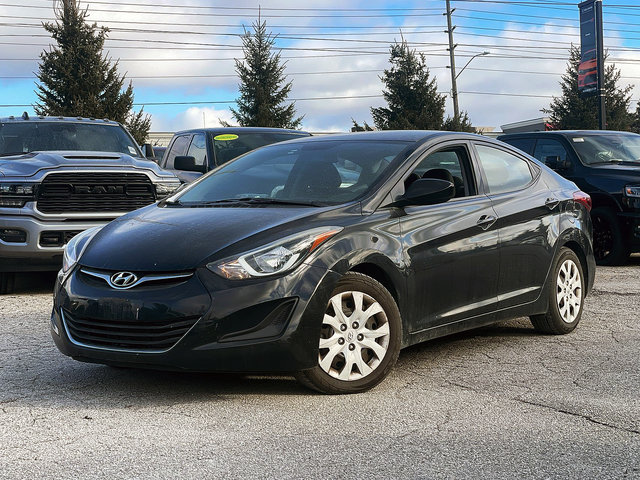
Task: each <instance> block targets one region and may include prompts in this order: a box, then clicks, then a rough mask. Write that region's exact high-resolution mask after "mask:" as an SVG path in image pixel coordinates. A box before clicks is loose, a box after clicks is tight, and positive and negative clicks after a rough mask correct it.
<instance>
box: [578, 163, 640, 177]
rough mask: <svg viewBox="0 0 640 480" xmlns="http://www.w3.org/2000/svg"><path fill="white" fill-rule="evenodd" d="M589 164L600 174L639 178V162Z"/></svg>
mask: <svg viewBox="0 0 640 480" xmlns="http://www.w3.org/2000/svg"><path fill="white" fill-rule="evenodd" d="M589 166H590V167H591V168H593V169H594V170H597V172H598V173H599V174H600V175H610V176H612V177H630V179H633V180H635V179H638V178H640V163H638V162H634V163H632V162H621V163H600V164H592V165H589Z"/></svg>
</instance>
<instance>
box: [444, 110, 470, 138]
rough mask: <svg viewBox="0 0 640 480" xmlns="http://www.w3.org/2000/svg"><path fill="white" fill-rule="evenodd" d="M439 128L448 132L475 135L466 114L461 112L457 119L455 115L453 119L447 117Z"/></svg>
mask: <svg viewBox="0 0 640 480" xmlns="http://www.w3.org/2000/svg"><path fill="white" fill-rule="evenodd" d="M441 128H442V130H447V131H449V132H469V133H476V129H475V128H473V126H472V125H471V121H470V120H469V115H468V114H467V112H462V113H461V114H460V115H459V116H458V117H456V116H455V115H454V116H453V117H447V119H446V120H445V121H444V122H442V127H441Z"/></svg>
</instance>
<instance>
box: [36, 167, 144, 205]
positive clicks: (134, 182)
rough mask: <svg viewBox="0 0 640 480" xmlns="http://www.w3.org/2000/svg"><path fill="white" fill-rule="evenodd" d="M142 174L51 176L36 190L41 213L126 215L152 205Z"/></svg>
mask: <svg viewBox="0 0 640 480" xmlns="http://www.w3.org/2000/svg"><path fill="white" fill-rule="evenodd" d="M155 200H156V198H155V191H154V189H153V183H152V182H151V180H150V179H149V177H147V176H146V175H145V174H144V173H106V172H98V173H92V172H89V173H52V174H49V175H47V176H46V177H45V178H44V180H43V181H42V184H41V185H40V187H39V189H38V197H37V208H38V210H40V211H41V212H43V213H76V212H82V213H87V212H114V213H116V212H129V211H131V210H135V209H137V208H141V207H144V206H146V205H149V204H150V203H153V202H155Z"/></svg>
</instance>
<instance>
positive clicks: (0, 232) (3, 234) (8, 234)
mask: <svg viewBox="0 0 640 480" xmlns="http://www.w3.org/2000/svg"><path fill="white" fill-rule="evenodd" d="M0 240H2V241H3V242H6V243H26V241H27V232H25V231H24V230H20V229H18V228H0Z"/></svg>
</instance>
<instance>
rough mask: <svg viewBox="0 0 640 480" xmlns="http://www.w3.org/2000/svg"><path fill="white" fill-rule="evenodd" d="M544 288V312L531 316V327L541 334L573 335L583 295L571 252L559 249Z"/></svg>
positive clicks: (577, 262)
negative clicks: (547, 300) (546, 292)
mask: <svg viewBox="0 0 640 480" xmlns="http://www.w3.org/2000/svg"><path fill="white" fill-rule="evenodd" d="M547 288H548V289H549V291H548V295H549V305H548V310H547V312H546V313H544V314H542V315H533V316H531V317H530V318H531V323H532V324H533V326H534V327H535V329H536V330H538V331H539V332H542V333H548V334H553V335H562V334H565V333H569V332H571V331H573V329H574V328H576V326H577V325H578V322H579V321H580V317H581V316H582V308H583V304H584V293H585V292H584V275H583V273H582V265H581V264H580V260H579V259H578V257H577V256H576V254H575V253H574V252H573V250H571V249H569V248H566V247H562V248H561V249H560V252H559V255H558V257H557V258H556V261H555V262H554V266H553V270H552V272H551V278H550V281H549V286H548V287H547Z"/></svg>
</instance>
